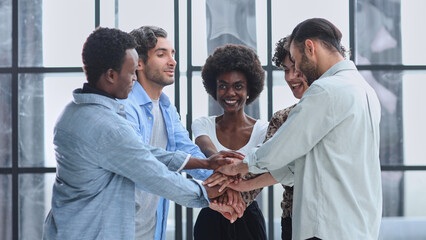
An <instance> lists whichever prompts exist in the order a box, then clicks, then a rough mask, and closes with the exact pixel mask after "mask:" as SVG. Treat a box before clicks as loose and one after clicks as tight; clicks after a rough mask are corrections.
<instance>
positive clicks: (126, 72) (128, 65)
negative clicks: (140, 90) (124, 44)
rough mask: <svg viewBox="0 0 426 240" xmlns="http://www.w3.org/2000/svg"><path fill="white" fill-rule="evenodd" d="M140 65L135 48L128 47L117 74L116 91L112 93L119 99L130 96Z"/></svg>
mask: <svg viewBox="0 0 426 240" xmlns="http://www.w3.org/2000/svg"><path fill="white" fill-rule="evenodd" d="M137 67H138V53H137V52H136V50H135V49H127V50H126V55H125V57H124V62H123V66H122V67H121V71H120V72H119V73H118V75H117V81H116V82H115V91H114V92H113V93H112V95H113V96H114V97H116V98H118V99H125V98H127V97H128V96H129V93H130V91H131V90H132V87H133V82H134V81H136V68H137Z"/></svg>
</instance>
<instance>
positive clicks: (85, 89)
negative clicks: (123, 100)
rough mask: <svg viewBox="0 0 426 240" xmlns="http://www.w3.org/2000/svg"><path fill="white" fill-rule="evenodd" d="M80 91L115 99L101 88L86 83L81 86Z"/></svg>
mask: <svg viewBox="0 0 426 240" xmlns="http://www.w3.org/2000/svg"><path fill="white" fill-rule="evenodd" d="M81 93H94V94H99V95H102V96H105V97H109V98H112V99H115V97H113V96H111V95H110V94H109V93H107V92H104V91H102V90H101V89H98V88H95V87H92V86H90V85H89V84H88V83H84V84H83V88H82V90H81Z"/></svg>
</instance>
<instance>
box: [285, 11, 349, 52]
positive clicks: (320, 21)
mask: <svg viewBox="0 0 426 240" xmlns="http://www.w3.org/2000/svg"><path fill="white" fill-rule="evenodd" d="M306 39H317V40H320V41H321V43H322V44H323V45H324V46H325V47H326V48H327V49H328V50H330V51H337V52H339V53H340V55H342V56H343V57H345V56H346V54H345V52H346V50H345V48H344V47H343V46H342V45H341V40H342V33H341V32H340V30H339V29H338V28H337V27H336V26H335V25H334V24H333V23H331V22H330V21H328V20H327V19H324V18H310V19H307V20H305V21H303V22H301V23H299V24H297V26H296V27H295V28H294V29H293V32H292V33H291V37H290V43H292V42H294V43H295V44H296V45H295V46H298V48H299V49H300V51H302V52H303V51H304V49H305V45H304V44H300V43H303V42H305V40H306Z"/></svg>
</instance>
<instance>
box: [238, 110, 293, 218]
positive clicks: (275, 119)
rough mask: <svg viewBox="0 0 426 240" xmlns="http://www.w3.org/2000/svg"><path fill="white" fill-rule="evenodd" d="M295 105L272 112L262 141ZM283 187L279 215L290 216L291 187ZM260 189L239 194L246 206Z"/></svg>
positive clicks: (266, 139) (274, 130)
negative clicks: (280, 212) (281, 212)
mask: <svg viewBox="0 0 426 240" xmlns="http://www.w3.org/2000/svg"><path fill="white" fill-rule="evenodd" d="M295 106H296V104H294V105H292V106H290V107H288V108H285V109H282V110H279V111H277V112H275V113H274V115H273V116H272V118H271V121H269V126H268V130H267V132H266V136H265V140H264V141H263V142H266V141H268V140H269V139H270V138H272V136H274V134H275V133H276V132H277V131H278V129H279V128H280V127H281V125H283V123H284V122H285V121H286V120H287V117H288V115H289V113H290V111H291V110H292V109H293V108H294V107H295ZM259 175H260V174H253V173H248V174H246V175H245V176H244V177H243V179H245V180H249V179H253V178H255V177H257V176H259ZM283 187H284V190H285V191H284V193H283V200H282V201H281V208H282V210H283V214H282V215H281V217H282V218H285V217H291V212H292V206H293V187H289V186H285V185H283ZM260 191H262V188H259V189H255V190H252V191H250V192H242V193H241V196H242V198H243V200H244V202H245V203H246V204H247V206H248V205H249V204H250V203H252V202H253V201H254V199H255V198H256V196H257V195H258V194H259V193H260Z"/></svg>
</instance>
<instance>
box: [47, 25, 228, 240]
mask: <svg viewBox="0 0 426 240" xmlns="http://www.w3.org/2000/svg"><path fill="white" fill-rule="evenodd" d="M135 46H136V43H135V41H134V39H133V38H132V37H131V36H130V35H129V34H127V33H124V32H122V31H120V30H118V29H108V28H98V29H96V30H95V31H94V32H93V33H92V34H91V35H90V36H89V37H88V38H87V40H86V42H85V44H84V47H83V53H82V56H83V63H84V70H85V74H86V77H87V81H88V83H86V84H84V86H83V88H82V89H76V90H75V91H74V92H73V97H74V99H73V101H72V102H71V103H69V104H68V105H67V106H66V108H65V109H64V111H63V112H62V114H61V116H60V117H59V119H58V121H57V123H56V125H55V130H54V145H55V152H56V160H57V174H56V180H55V183H54V186H53V195H52V209H51V211H50V212H49V214H48V216H47V218H46V221H45V223H44V232H43V239H61V240H64V239H65V240H66V239H71V240H74V239H134V234H135V227H134V226H135V225H134V221H135V219H134V216H135V207H134V206H135V205H134V202H135V184H138V185H139V186H141V187H143V188H144V189H146V190H147V191H150V192H151V193H154V194H158V195H161V196H163V197H166V198H168V199H172V200H173V201H176V202H178V203H179V204H182V205H184V206H188V207H206V206H209V198H214V197H217V195H218V193H217V190H216V189H210V188H205V187H203V186H202V185H200V184H199V183H197V182H195V181H193V180H189V179H186V178H184V177H182V176H181V175H180V174H178V173H176V171H179V170H180V169H182V168H183V167H185V168H207V169H215V168H217V167H218V166H219V165H220V164H225V163H229V162H232V159H230V158H229V157H232V156H236V155H233V154H232V153H227V154H223V155H217V156H216V157H215V158H214V159H213V158H212V159H210V160H204V159H198V158H194V157H191V156H190V155H189V154H187V153H184V152H181V151H176V152H167V151H165V150H163V149H161V148H154V147H151V146H149V145H147V144H144V143H143V142H142V141H141V138H140V136H139V135H138V134H137V133H136V131H135V130H134V128H133V126H132V125H131V124H130V123H129V121H127V120H126V119H125V111H124V106H123V105H122V104H120V103H119V102H118V101H117V100H116V99H124V98H127V96H128V94H129V92H130V91H131V89H132V86H133V82H134V81H135V80H136V75H135V71H136V68H137V62H138V61H137V59H138V55H137V52H136V50H135V49H134V48H135Z"/></svg>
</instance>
